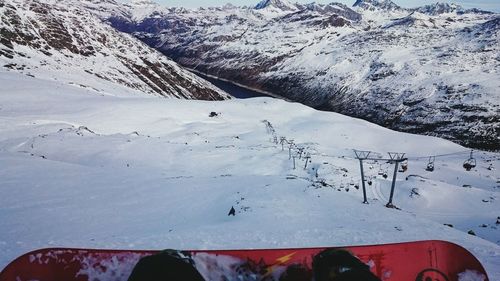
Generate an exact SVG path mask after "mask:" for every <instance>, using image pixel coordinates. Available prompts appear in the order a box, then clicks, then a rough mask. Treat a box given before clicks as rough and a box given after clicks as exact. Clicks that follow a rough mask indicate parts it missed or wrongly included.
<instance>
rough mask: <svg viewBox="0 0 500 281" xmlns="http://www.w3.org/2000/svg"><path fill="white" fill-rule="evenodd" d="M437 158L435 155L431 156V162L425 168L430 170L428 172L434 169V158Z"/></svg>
mask: <svg viewBox="0 0 500 281" xmlns="http://www.w3.org/2000/svg"><path fill="white" fill-rule="evenodd" d="M435 159H436V157H435V156H431V157H429V163H427V168H425V170H426V171H428V172H433V171H434V160H435Z"/></svg>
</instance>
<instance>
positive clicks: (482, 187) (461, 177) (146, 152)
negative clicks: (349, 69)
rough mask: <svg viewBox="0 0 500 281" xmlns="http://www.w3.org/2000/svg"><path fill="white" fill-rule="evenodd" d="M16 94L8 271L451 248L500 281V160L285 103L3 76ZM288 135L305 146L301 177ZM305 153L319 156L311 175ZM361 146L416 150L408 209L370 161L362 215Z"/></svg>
mask: <svg viewBox="0 0 500 281" xmlns="http://www.w3.org/2000/svg"><path fill="white" fill-rule="evenodd" d="M0 85H2V87H0V167H2V169H0V194H1V196H0V229H1V231H0V252H1V253H2V254H1V255H0V268H2V267H3V266H5V265H6V264H7V263H8V262H9V261H10V260H12V259H13V258H15V257H16V256H18V255H20V254H22V253H24V252H26V251H29V250H32V249H35V248H42V247H58V246H61V247H94V248H129V249H130V248H131V249H136V248H139V249H165V248H177V249H215V248H217V249H229V248H268V247H307V246H328V245H329V246H334V245H336V246H339V245H351V244H373V243H384V242H398V241H412V240H422V239H442V240H448V241H452V242H455V243H458V244H460V245H462V246H464V247H466V248H467V249H469V250H470V251H472V252H473V253H474V254H475V255H476V256H477V257H478V258H479V259H480V261H481V262H482V263H483V265H484V266H485V267H486V269H487V271H488V274H489V277H490V280H500V267H498V264H499V263H500V246H499V245H498V244H500V229H499V228H500V226H499V223H500V222H497V216H498V215H499V214H500V204H498V202H499V200H500V197H499V196H500V194H499V190H500V189H499V188H500V187H499V186H498V181H499V180H500V179H499V174H498V168H499V166H500V155H499V154H495V153H484V152H477V151H476V152H475V153H474V157H475V158H476V160H477V166H476V168H474V169H472V170H471V171H468V172H467V171H465V170H464V169H463V168H462V163H463V161H464V160H465V159H467V158H468V156H469V155H468V153H469V152H468V150H467V149H465V148H464V147H461V146H459V145H456V144H454V143H451V142H449V141H445V140H442V139H438V138H433V137H427V136H417V135H410V134H405V133H397V132H394V131H391V130H388V129H385V128H382V127H379V126H377V125H373V124H370V123H368V122H365V121H362V120H357V119H352V118H349V117H345V116H342V115H339V114H336V113H329V112H320V111H316V110H314V109H311V108H309V107H306V106H303V105H301V104H297V103H288V102H285V101H282V100H277V99H271V98H256V99H248V100H228V101H218V102H213V101H212V102H209V101H192V100H178V99H160V98H154V97H151V96H149V97H148V96H137V95H133V94H131V95H127V96H125V95H124V94H122V93H121V90H120V89H116V92H110V94H111V95H107V96H102V95H96V94H95V93H93V92H89V91H87V90H85V89H81V88H75V87H72V86H71V85H68V84H67V83H65V82H63V81H54V80H42V79H40V78H33V77H28V76H25V75H21V74H19V73H17V72H15V71H9V72H5V71H3V70H2V71H0ZM211 112H215V113H217V115H215V114H211ZM210 116H212V117H210ZM264 120H265V121H264ZM274 136H276V137H277V140H278V142H279V140H280V137H281V136H283V137H285V138H286V140H287V141H291V140H292V139H294V143H295V146H293V147H292V150H291V153H292V156H293V157H294V158H295V161H296V162H295V164H296V168H295V169H294V168H293V163H294V162H293V158H292V159H290V158H289V150H288V146H285V147H283V149H282V147H281V145H280V144H279V143H278V144H276V143H273V141H274ZM299 148H303V149H304V151H303V156H304V155H305V156H307V155H308V154H309V156H310V157H311V158H307V159H308V160H310V162H307V167H306V162H305V161H304V158H305V157H299ZM352 149H365V150H371V151H374V152H373V154H372V156H375V157H376V156H378V155H379V156H387V155H386V154H385V153H386V152H387V151H399V152H406V153H407V156H408V157H409V158H410V160H409V163H408V171H406V172H405V173H398V182H397V189H396V192H395V197H394V204H395V205H396V206H398V207H399V208H400V209H401V210H397V209H388V208H386V207H384V205H385V204H386V203H387V200H388V191H389V189H388V187H389V182H388V180H387V179H384V177H383V173H384V172H389V175H391V174H390V171H391V170H392V169H393V166H392V165H389V164H387V163H386V162H385V161H378V162H374V161H371V162H370V161H366V162H365V170H366V177H367V180H369V181H370V182H372V185H367V187H368V200H369V203H370V204H368V205H367V204H362V192H361V190H360V189H359V186H360V176H359V164H358V161H357V160H356V159H354V158H353V156H354V155H353V152H352ZM427 155H442V156H438V157H436V159H435V170H434V172H428V171H425V166H426V164H427V161H428V159H427V157H425V156H427ZM419 157H424V158H419ZM379 173H381V174H382V175H379ZM411 175H413V176H411ZM406 178H408V180H406ZM231 206H234V208H235V209H236V210H237V214H236V216H235V217H228V216H227V213H228V211H229V209H230V208H231ZM445 223H446V224H451V225H453V226H454V227H453V228H451V227H448V226H445V225H443V224H445ZM469 230H472V231H474V232H475V233H476V234H477V236H473V235H469V234H467V232H468V231H469ZM480 237H481V238H480ZM487 240H489V241H487Z"/></svg>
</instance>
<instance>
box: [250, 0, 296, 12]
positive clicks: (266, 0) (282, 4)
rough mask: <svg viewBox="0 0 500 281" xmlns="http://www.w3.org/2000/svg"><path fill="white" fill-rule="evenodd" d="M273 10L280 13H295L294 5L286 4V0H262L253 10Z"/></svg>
mask: <svg viewBox="0 0 500 281" xmlns="http://www.w3.org/2000/svg"><path fill="white" fill-rule="evenodd" d="M265 8H274V9H278V10H282V11H297V10H298V8H297V6H296V5H294V4H292V3H290V2H288V1H287V0H262V1H261V2H260V3H259V4H257V5H256V6H255V9H257V10H260V9H265Z"/></svg>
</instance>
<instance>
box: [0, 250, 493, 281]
mask: <svg viewBox="0 0 500 281" xmlns="http://www.w3.org/2000/svg"><path fill="white" fill-rule="evenodd" d="M334 248H343V249H348V250H350V251H351V252H352V253H353V254H354V255H356V256H357V257H358V258H359V259H361V260H362V261H363V262H365V263H366V264H368V265H369V266H370V267H371V270H372V272H373V273H375V274H376V275H377V276H379V277H380V278H381V279H382V280H384V281H430V280H432V281H459V279H462V278H461V277H463V279H465V278H466V277H468V278H469V279H467V280H484V281H488V277H487V275H486V272H485V270H484V268H483V266H482V265H481V263H480V262H479V261H478V260H477V259H476V258H475V257H474V256H473V255H472V254H471V253H469V252H468V251H467V250H465V249H464V248H462V247H460V246H458V245H455V244H452V243H449V242H445V241H421V242H408V243H397V244H386V245H374V246H347V247H334ZM323 249H325V248H300V249H264V250H214V251H204V250H202V251H186V252H187V253H188V254H191V256H192V259H193V260H194V262H195V264H196V267H197V269H198V271H199V272H200V273H201V274H202V275H203V276H204V277H205V279H206V280H207V281H211V280H216V281H218V280H229V281H233V280H238V281H239V280H267V281H272V280H280V276H281V275H282V274H283V272H285V270H286V269H287V268H288V267H289V266H292V265H296V266H297V265H300V266H301V267H300V268H302V269H305V270H306V271H307V272H306V274H305V275H304V272H302V275H303V276H311V275H312V273H311V262H312V258H313V256H314V255H316V254H317V253H318V252H320V251H321V250H323ZM157 252H158V251H142V250H89V249H42V250H38V251H34V252H31V253H27V254H25V255H23V256H21V257H19V258H17V259H16V260H14V261H13V262H12V263H11V264H9V265H8V266H7V267H6V268H5V269H4V270H3V271H2V272H1V273H0V281H25V280H26V281H28V280H38V281H73V280H74V281H87V280H89V281H126V280H127V278H128V276H129V274H130V273H131V271H132V268H133V267H134V265H135V264H136V262H137V261H138V260H139V259H140V258H141V257H143V256H147V255H150V254H153V253H157ZM471 277H474V278H472V279H470V278H471ZM306 279H307V280H304V281H310V278H309V277H307V278H306Z"/></svg>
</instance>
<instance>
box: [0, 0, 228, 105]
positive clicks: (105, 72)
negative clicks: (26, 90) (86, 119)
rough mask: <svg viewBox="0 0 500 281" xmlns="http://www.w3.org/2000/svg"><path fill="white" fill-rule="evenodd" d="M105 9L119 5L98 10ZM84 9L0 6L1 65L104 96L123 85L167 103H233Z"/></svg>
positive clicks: (4, 0)
mask: <svg viewBox="0 0 500 281" xmlns="http://www.w3.org/2000/svg"><path fill="white" fill-rule="evenodd" d="M89 2H90V1H89ZM103 3H107V4H109V5H117V3H116V2H114V1H108V2H106V1H103V2H101V3H99V5H102V4H103ZM79 4H80V2H79V1H57V2H54V1H43V0H33V1H20V0H19V1H18V0H0V18H1V23H0V65H2V66H3V67H4V68H7V69H10V70H13V71H20V72H23V73H25V74H28V75H32V76H40V77H44V78H48V79H57V80H62V81H64V82H67V83H70V84H74V85H79V86H81V87H87V88H92V89H93V90H96V91H101V92H105V91H107V90H109V89H110V88H113V87H115V86H114V85H115V84H119V85H120V86H121V87H123V88H124V89H126V90H129V91H132V92H137V93H139V92H143V93H148V94H153V95H158V96H165V97H176V98H186V99H206V100H220V99H226V98H228V95H227V94H226V93H224V92H222V91H220V90H219V89H217V88H216V87H214V86H212V85H211V84H209V83H207V82H205V81H204V80H201V79H198V78H197V77H196V76H194V75H192V74H191V73H189V72H187V71H186V70H183V69H182V68H181V67H179V66H178V65H176V63H174V62H172V61H170V60H169V59H167V58H165V57H164V56H162V55H161V54H159V53H157V52H156V51H155V50H153V49H150V48H149V47H148V46H147V45H145V44H144V43H142V42H140V41H138V40H137V39H135V38H133V37H130V36H128V35H125V34H122V33H120V32H117V31H116V30H115V29H113V28H112V27H110V26H108V25H107V24H105V23H103V22H102V21H101V19H99V18H98V17H97V16H96V15H94V14H92V13H91V12H89V11H88V10H87V9H86V8H82V7H80V5H79Z"/></svg>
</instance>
